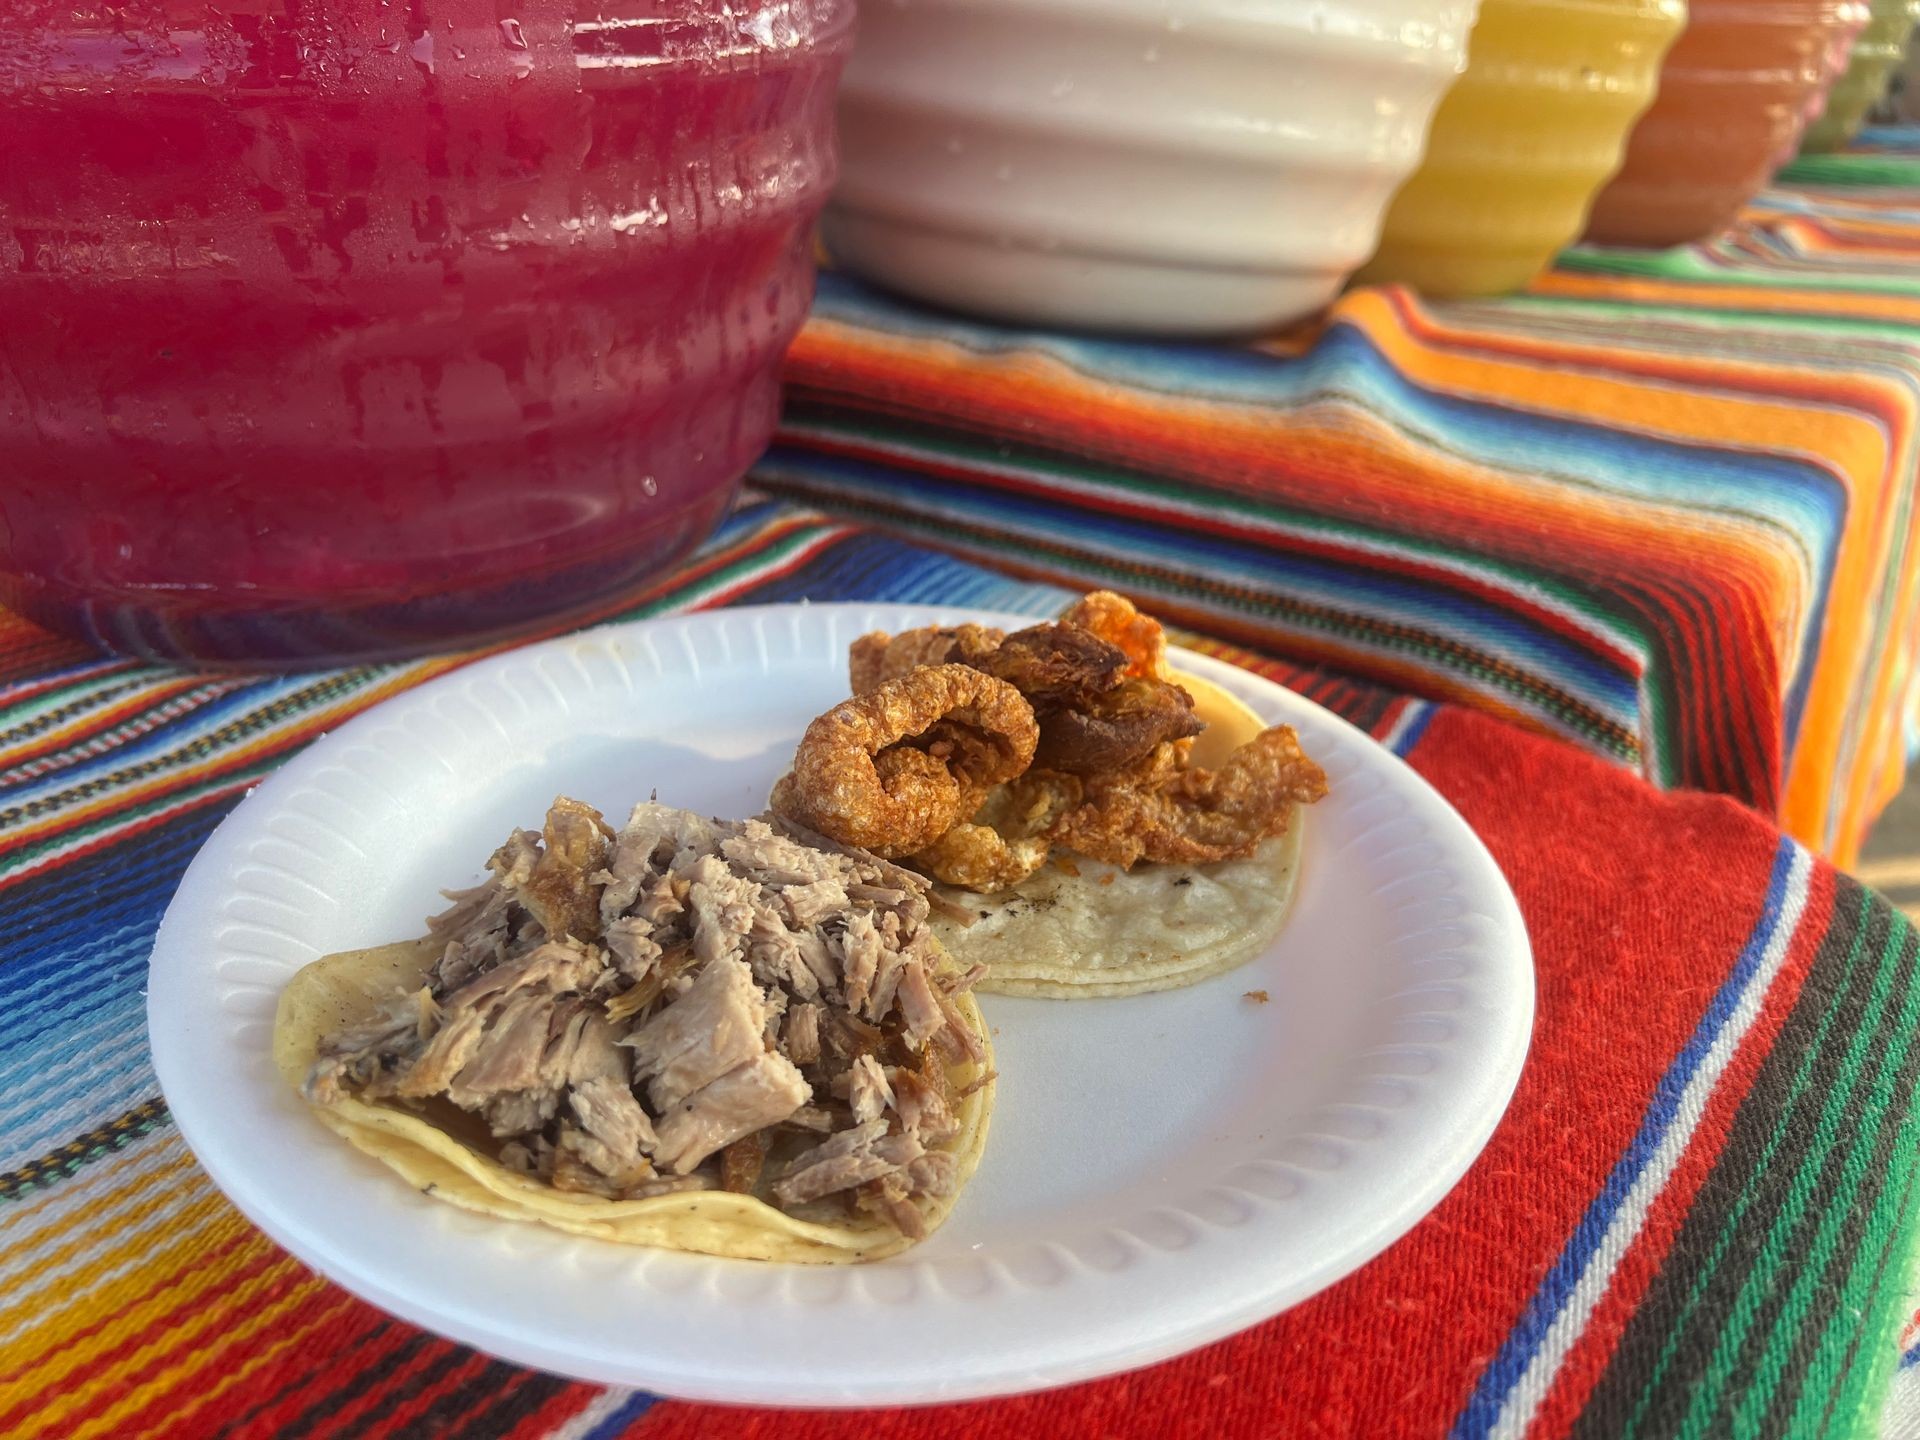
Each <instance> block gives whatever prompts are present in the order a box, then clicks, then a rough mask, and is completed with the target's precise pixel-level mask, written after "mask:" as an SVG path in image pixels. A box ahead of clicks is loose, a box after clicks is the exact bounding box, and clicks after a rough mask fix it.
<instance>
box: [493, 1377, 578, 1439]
mask: <svg viewBox="0 0 1920 1440" xmlns="http://www.w3.org/2000/svg"><path fill="white" fill-rule="evenodd" d="M600 1394H601V1387H600V1386H598V1385H569V1386H567V1388H566V1389H564V1390H562V1391H561V1392H560V1393H559V1394H557V1395H555V1396H554V1397H553V1398H552V1399H551V1400H548V1401H547V1402H546V1404H544V1405H542V1406H541V1407H540V1408H539V1409H538V1410H535V1411H534V1412H533V1413H532V1414H531V1415H529V1416H527V1418H526V1419H524V1420H522V1421H521V1422H520V1423H519V1424H518V1425H516V1426H514V1427H513V1429H511V1430H509V1431H508V1432H507V1433H506V1434H505V1435H502V1436H499V1437H497V1440H538V1437H540V1436H542V1435H545V1434H546V1433H547V1432H548V1431H550V1430H554V1429H556V1428H558V1427H559V1426H561V1425H564V1424H565V1423H566V1422H567V1421H569V1420H571V1419H572V1418H573V1417H574V1416H576V1415H578V1414H579V1413H580V1412H581V1411H582V1410H584V1409H586V1408H587V1406H589V1405H591V1404H592V1403H593V1402H594V1401H595V1400H597V1399H599V1398H600Z"/></svg>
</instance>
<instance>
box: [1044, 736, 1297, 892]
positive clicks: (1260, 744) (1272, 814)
mask: <svg viewBox="0 0 1920 1440" xmlns="http://www.w3.org/2000/svg"><path fill="white" fill-rule="evenodd" d="M1326 793H1327V777H1326V774H1325V773H1324V772H1323V771H1322V770H1321V769H1320V767H1319V766H1318V765H1316V764H1314V762H1313V761H1312V760H1310V759H1308V758H1307V755H1306V753H1305V752H1304V751H1303V750H1301V748H1300V738H1299V736H1298V735H1296V734H1295V733H1294V730H1293V727H1292V726H1291V725H1275V726H1273V727H1271V728H1270V729H1266V730H1263V731H1261V732H1260V733H1259V734H1258V735H1256V736H1254V737H1253V738H1252V739H1251V740H1249V741H1248V742H1247V743H1246V744H1244V745H1242V746H1240V748H1239V749H1237V750H1235V751H1234V752H1233V753H1232V754H1231V755H1230V756H1228V757H1227V761H1226V763H1225V764H1224V765H1222V766H1221V767H1220V768H1219V769H1218V770H1201V769H1177V770H1174V771H1173V772H1172V774H1171V775H1170V776H1168V777H1167V778H1166V779H1165V780H1163V781H1162V782H1160V783H1157V784H1147V785H1140V784H1133V783H1128V781H1127V780H1126V779H1125V778H1122V779H1120V780H1118V781H1116V782H1107V783H1102V782H1100V781H1095V782H1094V783H1093V784H1091V785H1090V786H1089V787H1088V792H1087V799H1086V801H1085V802H1084V803H1083V804H1081V805H1078V806H1076V807H1075V808H1074V809H1072V810H1069V811H1068V812H1067V813H1066V814H1065V815H1063V816H1062V817H1061V818H1060V819H1059V821H1057V822H1056V823H1055V824H1054V826H1053V827H1052V829H1051V830H1050V831H1049V832H1048V838H1050V839H1051V840H1052V841H1053V842H1054V843H1055V844H1057V845H1060V846H1062V847H1064V848H1066V849H1069V850H1073V851H1076V852H1077V853H1079V854H1081V855H1086V856H1089V857H1091V858H1093V859H1095V860H1104V861H1106V862H1107V863H1108V864H1109V865H1117V866H1119V867H1120V868H1121V869H1122V870H1125V869H1129V868H1131V867H1132V866H1133V865H1134V864H1135V863H1136V862H1138V861H1140V860H1148V861H1153V862H1156V863H1159V864H1183V865H1205V864H1210V863H1212V862H1214V861H1218V860H1237V859H1242V858H1244V857H1245V856H1247V855H1250V854H1252V853H1253V850H1254V847H1255V846H1257V845H1258V844H1259V843H1260V842H1261V841H1262V840H1265V839H1268V838H1269V837H1271V836H1274V835H1278V834H1280V833H1281V832H1282V831H1283V830H1285V829H1286V828H1287V824H1288V822H1289V821H1290V820H1291V818H1292V816H1293V812H1294V808H1295V807H1296V806H1298V805H1310V804H1312V803H1313V802H1314V801H1316V800H1319V799H1320V798H1321V797H1322V796H1324V795H1325V794H1326Z"/></svg>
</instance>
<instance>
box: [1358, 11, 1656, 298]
mask: <svg viewBox="0 0 1920 1440" xmlns="http://www.w3.org/2000/svg"><path fill="white" fill-rule="evenodd" d="M1686 14H1687V10H1686V0H1483V3H1482V5H1481V6H1480V18H1479V20H1478V21H1476V22H1475V24H1474V27H1473V36H1472V38H1471V39H1470V40H1469V41H1468V43H1467V68H1466V71H1465V73H1464V74H1462V75H1461V77H1460V80H1459V83H1458V84H1456V85H1455V86H1454V87H1453V89H1452V90H1451V91H1449V92H1448V94H1447V97H1446V99H1444V100H1442V101H1441V102H1440V108H1439V109H1438V110H1437V111H1436V112H1435V113H1434V117H1433V130H1432V133H1431V134H1430V135H1429V136H1428V139H1427V158H1426V159H1425V160H1424V161H1423V162H1422V163H1421V165H1420V168H1419V169H1418V170H1416V171H1414V173H1413V175H1412V177H1411V178H1409V179H1408V181H1407V183H1406V184H1405V185H1403V186H1401V187H1400V193H1399V194H1398V195H1396V196H1394V199H1393V204H1392V205H1391V206H1390V207H1389V208H1388V210H1387V218H1386V224H1385V225H1384V226H1383V227H1382V230H1381V235H1380V248H1379V250H1377V251H1376V252H1375V253H1374V257H1373V259H1372V260H1370V261H1369V262H1368V263H1367V264H1366V266H1365V267H1364V268H1363V269H1362V270H1361V272H1360V276H1359V278H1360V279H1362V280H1367V281H1400V282H1404V283H1406V284H1410V285H1415V286H1418V287H1419V288H1420V289H1421V290H1424V291H1425V292H1427V293H1428V294H1429V295H1436V296H1447V295H1497V294H1501V293H1504V292H1506V291H1509V290H1517V289H1519V288H1520V287H1521V286H1522V285H1525V284H1526V283H1527V282H1528V281H1529V280H1531V279H1532V278H1533V277H1534V276H1535V275H1536V274H1538V273H1539V272H1540V270H1541V269H1542V268H1543V267H1544V266H1545V265H1546V264H1547V262H1548V261H1550V260H1551V259H1552V258H1553V257H1554V255H1555V254H1556V253H1558V252H1559V250H1560V249H1561V247H1563V246H1564V245H1566V244H1567V243H1568V242H1569V241H1570V240H1572V239H1573V238H1574V237H1575V236H1576V235H1578V234H1579V233H1580V227H1581V226H1582V225H1584V224H1585V223H1586V218H1587V207H1588V206H1589V205H1590V204H1591V203H1592V201H1593V196H1594V192H1595V191H1596V190H1598V189H1599V188H1600V186H1601V185H1603V184H1604V183H1605V182H1606V181H1607V179H1608V178H1609V177H1610V176H1611V175H1612V174H1613V172H1614V171H1615V170H1617V169H1619V168H1620V155H1621V149H1622V147H1623V146H1624V145H1625V143H1626V138H1627V132H1628V131H1629V130H1631V129H1632V128H1633V123H1634V121H1636V120H1638V119H1639V118H1640V115H1641V113H1642V112H1643V111H1645V110H1646V108H1647V106H1648V105H1650V104H1651V103H1652V102H1653V93H1654V86H1655V82H1656V79H1657V77H1658V75H1659V71H1660V61H1661V59H1662V57H1664V56H1665V55H1666V53H1667V49H1668V47H1669V46H1671V45H1672V44H1673V42H1674V38H1675V37H1676V36H1678V35H1679V33H1680V29H1681V26H1682V25H1684V24H1685V23H1686Z"/></svg>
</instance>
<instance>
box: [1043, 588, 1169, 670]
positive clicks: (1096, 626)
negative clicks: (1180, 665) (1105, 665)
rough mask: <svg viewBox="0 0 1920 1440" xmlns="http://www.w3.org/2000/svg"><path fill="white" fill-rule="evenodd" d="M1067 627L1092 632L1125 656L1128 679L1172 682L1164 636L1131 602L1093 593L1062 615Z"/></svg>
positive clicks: (1106, 593)
mask: <svg viewBox="0 0 1920 1440" xmlns="http://www.w3.org/2000/svg"><path fill="white" fill-rule="evenodd" d="M1060 618H1061V620H1062V621H1064V622H1065V623H1067V624H1069V625H1078V626H1080V627H1082V628H1083V629H1086V630H1091V631H1092V632H1093V633H1094V634H1095V635H1097V636H1099V637H1100V639H1102V640H1105V641H1106V642H1107V643H1108V644H1110V645H1115V646H1118V647H1119V648H1120V649H1121V650H1122V651H1123V652H1125V654H1126V657H1127V668H1126V671H1125V674H1126V676H1127V678H1129V679H1134V680H1171V679H1172V678H1173V671H1172V670H1171V669H1169V668H1168V666H1167V633H1166V631H1164V630H1162V629H1161V628H1160V622H1159V621H1158V620H1156V619H1154V618H1153V617H1152V616H1151V615H1142V614H1141V613H1140V612H1139V611H1138V610H1137V609H1135V608H1134V604H1133V602H1132V601H1131V600H1129V599H1127V598H1126V597H1125V596H1124V595H1116V594H1114V593H1113V591H1111V590H1095V591H1094V592H1093V593H1092V594H1090V595H1086V596H1083V597H1082V598H1081V599H1079V600H1076V601H1075V602H1074V603H1073V604H1072V605H1071V606H1070V607H1068V609H1067V613H1066V614H1064V615H1062V616H1061V617H1060Z"/></svg>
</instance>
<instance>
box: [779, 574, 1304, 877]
mask: <svg viewBox="0 0 1920 1440" xmlns="http://www.w3.org/2000/svg"><path fill="white" fill-rule="evenodd" d="M1166 651H1167V645H1166V636H1165V634H1164V633H1163V632H1162V630H1161V628H1160V625H1159V623H1158V622H1157V621H1155V620H1154V619H1153V618H1152V617H1150V616H1147V615H1142V614H1141V613H1140V612H1139V611H1138V610H1136V609H1135V608H1134V607H1133V605H1132V604H1131V603H1130V602H1129V601H1127V600H1125V599H1124V598H1122V597H1121V596H1119V595H1115V594H1113V593H1112V592H1111V591H1106V590H1100V591H1095V592H1094V593H1093V594H1090V595H1088V596H1086V597H1085V598H1084V599H1082V600H1080V601H1079V602H1077V603H1076V604H1075V605H1073V606H1072V607H1071V608H1070V609H1069V610H1068V611H1067V612H1066V614H1065V615H1063V616H1062V617H1061V618H1060V620H1058V621H1055V622H1052V623H1049V624H1043V625H1034V626H1030V627H1028V628H1027V629H1025V630H1019V631H1016V632H1014V633H1013V634H1011V635H1009V634H1006V633H1005V632H1004V631H1001V630H997V629H992V628H988V627H984V626H979V625H960V626H954V627H951V628H949V627H932V626H930V627H927V628H924V629H920V630H909V631H906V632H904V633H902V634H899V635H887V634H884V633H880V632H876V633H874V634H871V635H863V636H861V637H860V638H859V639H858V640H856V641H854V643H853V646H852V649H851V651H850V653H849V656H848V670H849V674H850V679H851V681H852V686H853V699H851V700H849V701H846V702H844V703H843V704H841V705H840V706H837V707H836V708H835V709H834V710H832V711H830V712H828V714H827V715H824V716H822V717H821V718H820V719H819V720H816V721H815V722H814V723H813V724H812V725H811V726H809V727H808V730H807V733H806V735H805V737H804V738H803V739H802V741H801V743H800V747H799V749H798V750H797V751H796V752H795V754H794V764H793V773H792V774H790V775H788V776H786V777H785V778H784V779H782V780H781V782H780V784H779V785H778V786H777V787H776V788H775V790H774V794H773V808H774V809H775V811H777V812H778V813H780V814H783V815H790V816H793V817H795V818H797V819H800V820H803V821H804V822H805V823H807V824H809V825H813V826H815V827H817V828H818V829H820V830H822V831H824V832H825V833H827V834H829V835H832V836H834V837H835V838H837V839H842V840H849V841H854V842H856V843H862V844H869V845H873V846H875V847H876V848H884V850H885V853H886V854H888V855H895V856H901V857H904V858H905V859H906V861H907V863H908V864H910V865H912V866H914V867H915V868H917V869H920V870H923V871H925V872H926V873H927V874H929V875H932V876H933V877H934V878H936V879H938V880H941V881H943V882H945V883H946V884H949V885H956V886H959V887H961V888H963V889H968V890H977V891H983V892H984V891H995V890H1003V889H1006V888H1007V887H1009V886H1011V885H1015V884H1018V883H1019V882H1020V881H1021V880H1023V879H1025V878H1026V877H1027V876H1029V875H1031V874H1032V873H1033V872H1034V871H1036V870H1038V869H1039V868H1040V867H1041V866H1042V865H1044V864H1045V863H1046V862H1047V859H1048V858H1049V855H1050V854H1051V852H1052V851H1053V850H1054V849H1055V848H1059V849H1062V850H1071V851H1074V852H1075V853H1078V854H1081V855H1086V856H1089V857H1091V858H1093V859H1095V860H1102V861H1105V862H1107V863H1109V864H1112V865H1117V866H1119V867H1121V868H1122V869H1125V868H1127V867H1130V866H1132V865H1133V864H1134V863H1136V862H1137V861H1140V860H1147V861H1156V862H1161V863H1170V864H1205V863H1209V862H1212V861H1218V860H1229V859H1240V858H1243V857H1245V856H1247V855H1249V854H1251V853H1252V852H1253V849H1254V847H1255V846H1257V845H1258V844H1259V843H1260V842H1261V841H1262V840H1265V839H1267V838H1269V837H1270V836H1273V835H1277V834H1279V833H1281V832H1282V831H1283V830H1284V829H1285V828H1286V826H1287V824H1288V822H1289V820H1290V819H1291V817H1292V814H1293V811H1294V808H1295V807H1296V806H1297V805H1301V804H1311V803H1313V802H1314V801H1316V800H1318V799H1320V798H1321V797H1322V796H1323V795H1325V794H1326V789H1327V782H1326V776H1325V775H1324V774H1323V773H1322V771H1321V769H1320V767H1319V766H1318V765H1316V764H1315V763H1314V762H1313V761H1312V760H1311V759H1310V758H1308V756H1307V755H1306V754H1305V753H1304V752H1303V751H1302V750H1301V749H1300V743H1299V739H1298V737H1297V736H1296V735H1295V734H1294V732H1293V730H1292V728H1291V727H1290V726H1286V725H1276V726H1273V727H1272V728H1270V729H1268V730H1266V731H1264V732H1262V733H1261V734H1260V735H1258V736H1257V737H1255V738H1254V739H1253V740H1251V741H1249V742H1248V743H1247V744H1246V745H1244V746H1242V747H1241V748H1240V749H1239V750H1238V751H1236V752H1235V753H1234V754H1233V755H1231V756H1230V757H1229V758H1228V759H1227V761H1226V763H1225V764H1223V765H1222V766H1220V768H1219V769H1217V770H1205V769H1200V768H1196V767H1194V766H1192V765H1190V764H1189V763H1188V752H1189V751H1190V749H1191V748H1192V744H1193V737H1194V736H1195V735H1197V734H1198V733H1199V732H1200V730H1201V728H1202V727H1201V721H1200V719H1199V718H1198V717H1197V716H1196V715H1195V714H1194V709H1193V697H1192V696H1190V695H1189V694H1188V693H1187V692H1186V691H1185V690H1184V689H1182V688H1181V687H1180V686H1179V685H1178V684H1176V683H1175V682H1174V680H1173V678H1172V671H1171V670H1170V669H1169V668H1168V666H1167V659H1166ZM969 675H972V676H974V677H976V678H975V679H974V680H971V681H969V680H967V679H966V678H965V677H967V676H969ZM989 694H990V695H992V696H993V697H994V702H995V708H994V709H993V711H992V715H993V717H994V720H995V722H996V723H997V725H998V726H999V732H998V733H997V734H996V733H994V729H993V726H991V725H983V722H982V716H983V715H984V714H985V713H986V712H985V711H984V710H983V708H982V707H981V706H979V705H977V704H975V705H972V706H971V707H963V706H961V705H959V704H957V703H956V702H955V700H954V698H953V697H955V696H961V695H964V696H968V697H972V696H976V695H989ZM1022 705H1024V707H1025V710H1026V712H1027V714H1026V715H1023V714H1022V713H1021V707H1022ZM1029 716H1030V718H1028V717H1029ZM854 717H859V718H858V721H857V722H856V720H855V718H854ZM1029 732H1031V738H1029ZM983 735H984V736H986V737H988V738H991V739H993V740H995V741H996V742H998V744H997V748H991V749H990V748H987V747H986V744H985V739H983ZM983 755H985V756H990V758H991V759H993V760H994V761H996V762H997V763H995V764H993V765H988V764H986V763H983V761H982V758H981V757H982V756H983ZM1021 756H1024V757H1025V758H1024V759H1019V757H1021ZM1016 759H1019V763H1018V765H1017V766H1016V765H1014V764H1013V763H1012V762H1013V761H1014V760H1016ZM989 776H991V777H992V778H991V781H990V782H988V783H982V782H983V781H988V777H989ZM909 796H913V797H931V798H925V799H921V800H920V801H919V802H918V803H916V804H915V805H913V807H912V818H913V823H912V824H911V825H907V824H903V823H901V820H900V816H901V813H902V812H903V810H905V809H906V808H907V807H906V805H905V802H906V800H907V799H908V797H909Z"/></svg>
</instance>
